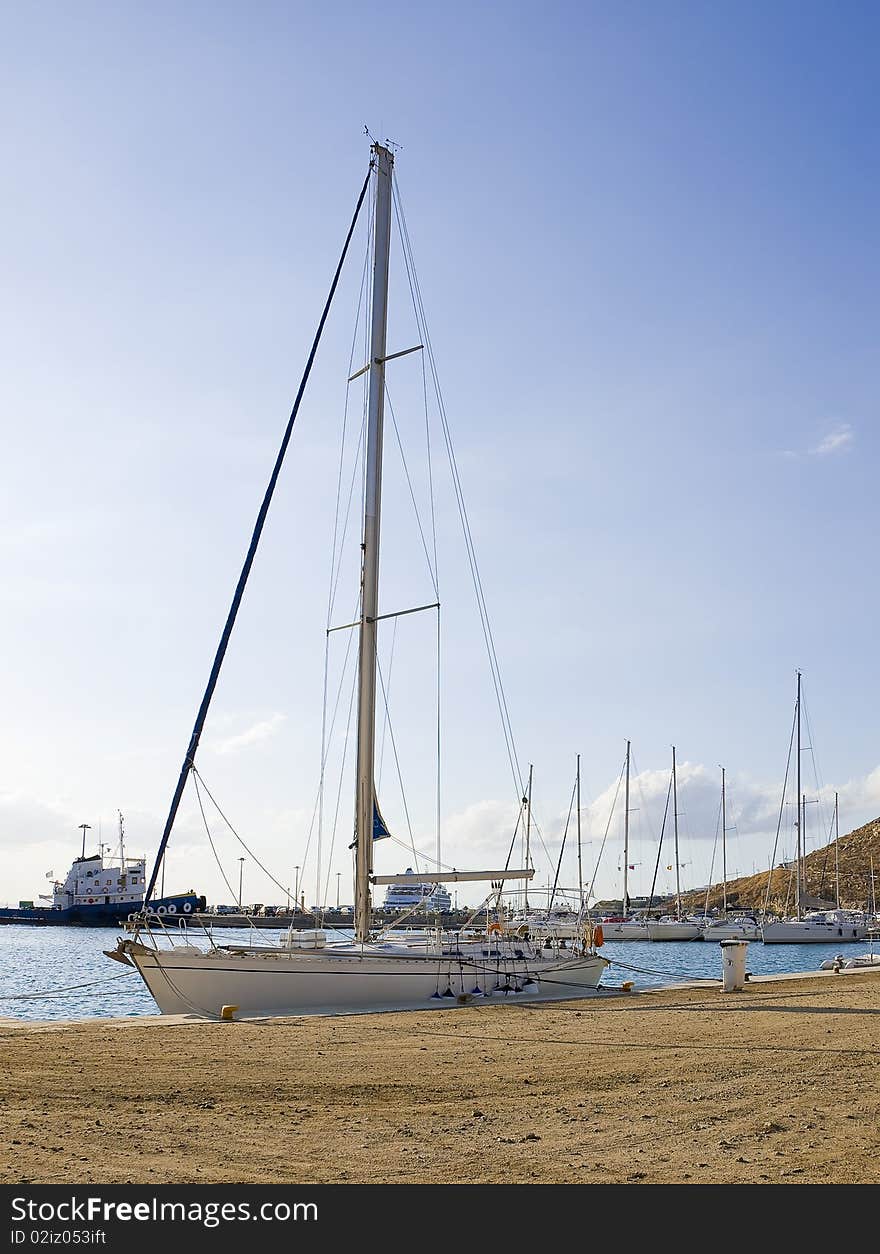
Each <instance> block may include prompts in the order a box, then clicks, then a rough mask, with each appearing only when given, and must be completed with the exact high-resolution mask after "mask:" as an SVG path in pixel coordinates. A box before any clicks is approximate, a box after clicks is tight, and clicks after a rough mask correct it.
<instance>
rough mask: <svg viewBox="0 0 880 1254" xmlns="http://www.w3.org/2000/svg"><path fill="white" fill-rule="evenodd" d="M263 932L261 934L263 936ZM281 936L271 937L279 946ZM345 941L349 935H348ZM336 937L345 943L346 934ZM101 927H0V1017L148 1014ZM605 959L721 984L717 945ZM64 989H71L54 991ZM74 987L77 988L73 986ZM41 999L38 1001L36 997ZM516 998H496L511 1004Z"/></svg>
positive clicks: (820, 955) (618, 948)
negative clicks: (109, 952) (111, 958)
mask: <svg viewBox="0 0 880 1254" xmlns="http://www.w3.org/2000/svg"><path fill="white" fill-rule="evenodd" d="M261 934H262V933H261ZM282 935H283V934H282V933H281V932H278V931H276V932H273V933H270V934H269V939H270V940H271V941H273V942H275V943H279V942H280V941H281V938H282ZM349 935H350V933H349ZM238 936H239V933H238V931H237V929H236V930H232V929H230V930H229V931H228V932H226V933H224V932H223V931H222V930H218V932H217V937H216V939H217V942H218V943H220V944H223V943H231V944H234V943H235V941H236V939H237V938H238ZM339 939H340V940H342V939H345V936H344V934H340V935H339ZM872 945H873V948H874V949H875V950H876V952H878V953H880V939H878V940H877V941H875V942H873V943H872V942H871V941H866V942H863V943H862V945H861V946H859V947H858V948H853V949H852V951H851V953H850V948H849V947H847V949H846V956H847V957H849V956H854V955H855V954H856V953H859V954H861V953H862V952H869V951H870V950H871V948H872ZM107 948H108V935H107V932H106V930H105V929H104V928H92V929H90V928H76V929H75V930H71V931H70V932H68V933H66V934H62V933H61V932H59V931H56V930H55V929H51V930H50V929H44V928H39V927H20V928H15V929H11V928H9V929H2V928H0V1016H6V1017H8V1018H11V1019H22V1020H35V1019H36V1020H39V1019H50V1020H72V1019H80V1018H92V1017H98V1018H107V1017H115V1016H118V1015H137V1016H142V1015H146V1016H151V1015H155V1014H156V1005H155V1002H154V1001H153V999H152V998H151V997H150V995H149V993H148V992H147V990H146V989H145V988H144V987H143V985H142V984H141V982H140V981H139V980H138V979H137V977H136V975H135V973H134V972H133V971H131V970H128V971H124V970H123V969H122V968H121V967H118V968H117V967H111V968H110V969H109V970H108V963H107V960H106V958H105V956H104V951H105V950H106V949H107ZM601 952H602V954H603V955H604V957H605V958H607V959H609V960H610V962H611V966H610V967H608V969H607V972H606V974H605V977H604V979H603V981H602V983H603V987H608V988H619V987H620V986H621V985H622V984H624V983H627V982H631V983H632V984H633V986H634V988H635V989H636V990H645V989H654V988H660V987H664V986H670V985H680V984H686V983H689V982H692V981H694V980H706V981H709V982H718V983H720V980H721V953H720V949H719V947H718V945H717V944H713V943H704V944H695V943H693V942H690V941H678V942H676V941H666V942H664V944H663V945H656V944H653V943H652V942H649V941H618V942H614V941H606V942H605V944H604V945H603V947H602V950H601ZM840 952H841V950H840V947H839V946H838V945H836V944H835V943H834V942H833V941H832V942H829V943H828V944H825V945H814V944H807V945H766V946H765V945H762V944H760V942H759V943H750V944H749V946H748V950H747V969H748V971H749V972H751V973H753V974H754V975H756V976H776V975H788V974H799V975H808V974H811V973H813V972H818V971H819V969H820V965H821V963H822V962H823V961H826V960H830V961H831V962H832V963H833V962H834V959H835V958H836V957H837V955H838V954H840ZM69 986H73V987H70V991H67V992H59V991H58V990H59V989H64V988H67V987H69ZM76 986H79V987H76ZM43 993H44V994H45V995H39V996H37V995H36V994H43ZM517 997H520V999H521V1000H523V1001H525V1000H527V998H525V997H521V995H519V994H516V995H512V996H509V997H508V996H506V997H504V998H502V1000H516V998H517Z"/></svg>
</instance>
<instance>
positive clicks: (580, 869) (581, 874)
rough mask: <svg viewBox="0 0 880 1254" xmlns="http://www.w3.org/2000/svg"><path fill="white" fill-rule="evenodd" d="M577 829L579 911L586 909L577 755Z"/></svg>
mask: <svg viewBox="0 0 880 1254" xmlns="http://www.w3.org/2000/svg"><path fill="white" fill-rule="evenodd" d="M576 785H577V827H578V901H579V903H580V904H579V906H578V911H579V912H581V913H582V912H583V909H584V869H583V863H582V861H581V755H580V754H578V755H577V776H576Z"/></svg>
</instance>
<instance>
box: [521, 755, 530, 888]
mask: <svg viewBox="0 0 880 1254" xmlns="http://www.w3.org/2000/svg"><path fill="white" fill-rule="evenodd" d="M531 836H532V763H531V762H530V763H529V790H528V792H527V793H526V860H525V862H524V863H523V866H524V867H526V868H528V867H529V866H531V863H530V862H529V853H530V843H531ZM523 907H524V909H525V910H528V908H529V881H528V880H524V881H523Z"/></svg>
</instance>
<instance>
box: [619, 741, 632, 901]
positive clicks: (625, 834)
mask: <svg viewBox="0 0 880 1254" xmlns="http://www.w3.org/2000/svg"><path fill="white" fill-rule="evenodd" d="M629 745H630V742H629V741H627V742H626V787H625V790H624V794H623V902H622V905H623V909H622V911H621V914H622V915H623V917H624V918H627V917H628V915H629V888H628V879H627V873H628V871H629Z"/></svg>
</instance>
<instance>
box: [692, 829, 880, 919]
mask: <svg viewBox="0 0 880 1254" xmlns="http://www.w3.org/2000/svg"><path fill="white" fill-rule="evenodd" d="M835 844H837V846H838V851H837V859H838V863H839V869H840V904H841V906H843V907H845V908H846V909H851V910H864V909H874V908H875V907H874V894H873V892H872V888H871V865H872V858H873V867H874V878H875V883H876V884H877V886H878V887H880V818H876V819H872V820H871V822H870V823H865V824H864V825H863V826H862V827H857V828H856V829H855V830H854V831H852V832H849V833H847V835H846V836H841V837H840V839H839V840H838V841H832V842H831V843H830V844H829V845H825V846H824V847H823V848H822V849H814V850H813V852H812V853H809V854H807V857H806V859H805V875H806V886H805V888H804V889H803V901H804V904H805V905H816V906H822V905H826V904H827V905H828V906H829V907H831V906H834V905H836V902H835V884H834V880H835V867H834V846H835ZM722 889H723V886H722V885H721V884H720V883H719V884H713V885H712V887H711V888H710V890H709V898H708V900H709V908H710V910H711V909H712V908H713V907H718V908H719V909H720V908H721V905H722V899H723V898H722ZM794 897H795V869H794V864H793V863H790V864H785V865H783V864H782V863H780V864H779V865H778V866H776V867H774V869H773V871H772V874H771V882H770V898H769V902H767V872H766V871H762V872H761V873H760V874H759V875H747V876H744V877H742V878H740V879H736V880H728V883H727V908H728V910H730V909H731V908H733V907H746V908H748V909H754V910H760V909H763V907H764V905H765V902H766V903H767V905H768V908H769V909H770V910H771V911H774V912H777V913H783V912H785V911H790V910H793V909H794V905H795V901H794ZM705 903H706V890H705V889H703V890H702V891H701V892H699V893H687V894H684V893H683V894H682V906H683V907H685V908H686V909H687V910H688V911H693V910H702V908H703V906H704V905H705Z"/></svg>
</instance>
